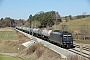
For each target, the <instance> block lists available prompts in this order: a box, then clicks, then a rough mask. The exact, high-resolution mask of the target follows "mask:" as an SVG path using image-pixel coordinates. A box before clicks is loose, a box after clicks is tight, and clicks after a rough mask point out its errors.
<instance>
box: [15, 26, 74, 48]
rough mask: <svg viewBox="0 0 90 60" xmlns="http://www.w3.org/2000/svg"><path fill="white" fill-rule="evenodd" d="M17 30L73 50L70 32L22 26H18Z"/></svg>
mask: <svg viewBox="0 0 90 60" xmlns="http://www.w3.org/2000/svg"><path fill="white" fill-rule="evenodd" d="M16 29H19V30H21V31H23V32H26V33H29V34H32V35H33V36H36V37H40V38H42V39H44V40H48V41H50V42H53V43H56V44H58V45H59V46H61V47H65V48H71V47H72V46H73V37H72V34H71V33H70V32H68V31H60V30H47V29H40V28H37V29H36V28H28V27H20V26H16Z"/></svg>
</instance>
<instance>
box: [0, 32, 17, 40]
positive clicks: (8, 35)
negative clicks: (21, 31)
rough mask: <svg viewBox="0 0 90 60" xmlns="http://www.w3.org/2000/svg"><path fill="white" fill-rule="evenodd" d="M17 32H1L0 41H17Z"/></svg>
mask: <svg viewBox="0 0 90 60" xmlns="http://www.w3.org/2000/svg"><path fill="white" fill-rule="evenodd" d="M17 39H18V37H17V35H16V32H15V31H0V40H17Z"/></svg>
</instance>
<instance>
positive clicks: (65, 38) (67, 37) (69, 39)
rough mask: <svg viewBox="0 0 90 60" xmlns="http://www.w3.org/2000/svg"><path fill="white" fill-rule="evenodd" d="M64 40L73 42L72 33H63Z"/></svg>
mask: <svg viewBox="0 0 90 60" xmlns="http://www.w3.org/2000/svg"><path fill="white" fill-rule="evenodd" d="M63 41H64V42H71V41H72V35H63Z"/></svg>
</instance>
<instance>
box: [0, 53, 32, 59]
mask: <svg viewBox="0 0 90 60" xmlns="http://www.w3.org/2000/svg"><path fill="white" fill-rule="evenodd" d="M0 60H33V58H24V57H12V56H8V55H3V54H0Z"/></svg>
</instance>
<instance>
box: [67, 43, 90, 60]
mask: <svg viewBox="0 0 90 60" xmlns="http://www.w3.org/2000/svg"><path fill="white" fill-rule="evenodd" d="M74 45H75V46H76V47H75V48H73V49H68V51H71V52H73V53H76V54H77V55H79V56H81V57H84V58H87V59H88V60H90V48H89V47H85V46H82V47H80V45H76V44H74Z"/></svg>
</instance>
